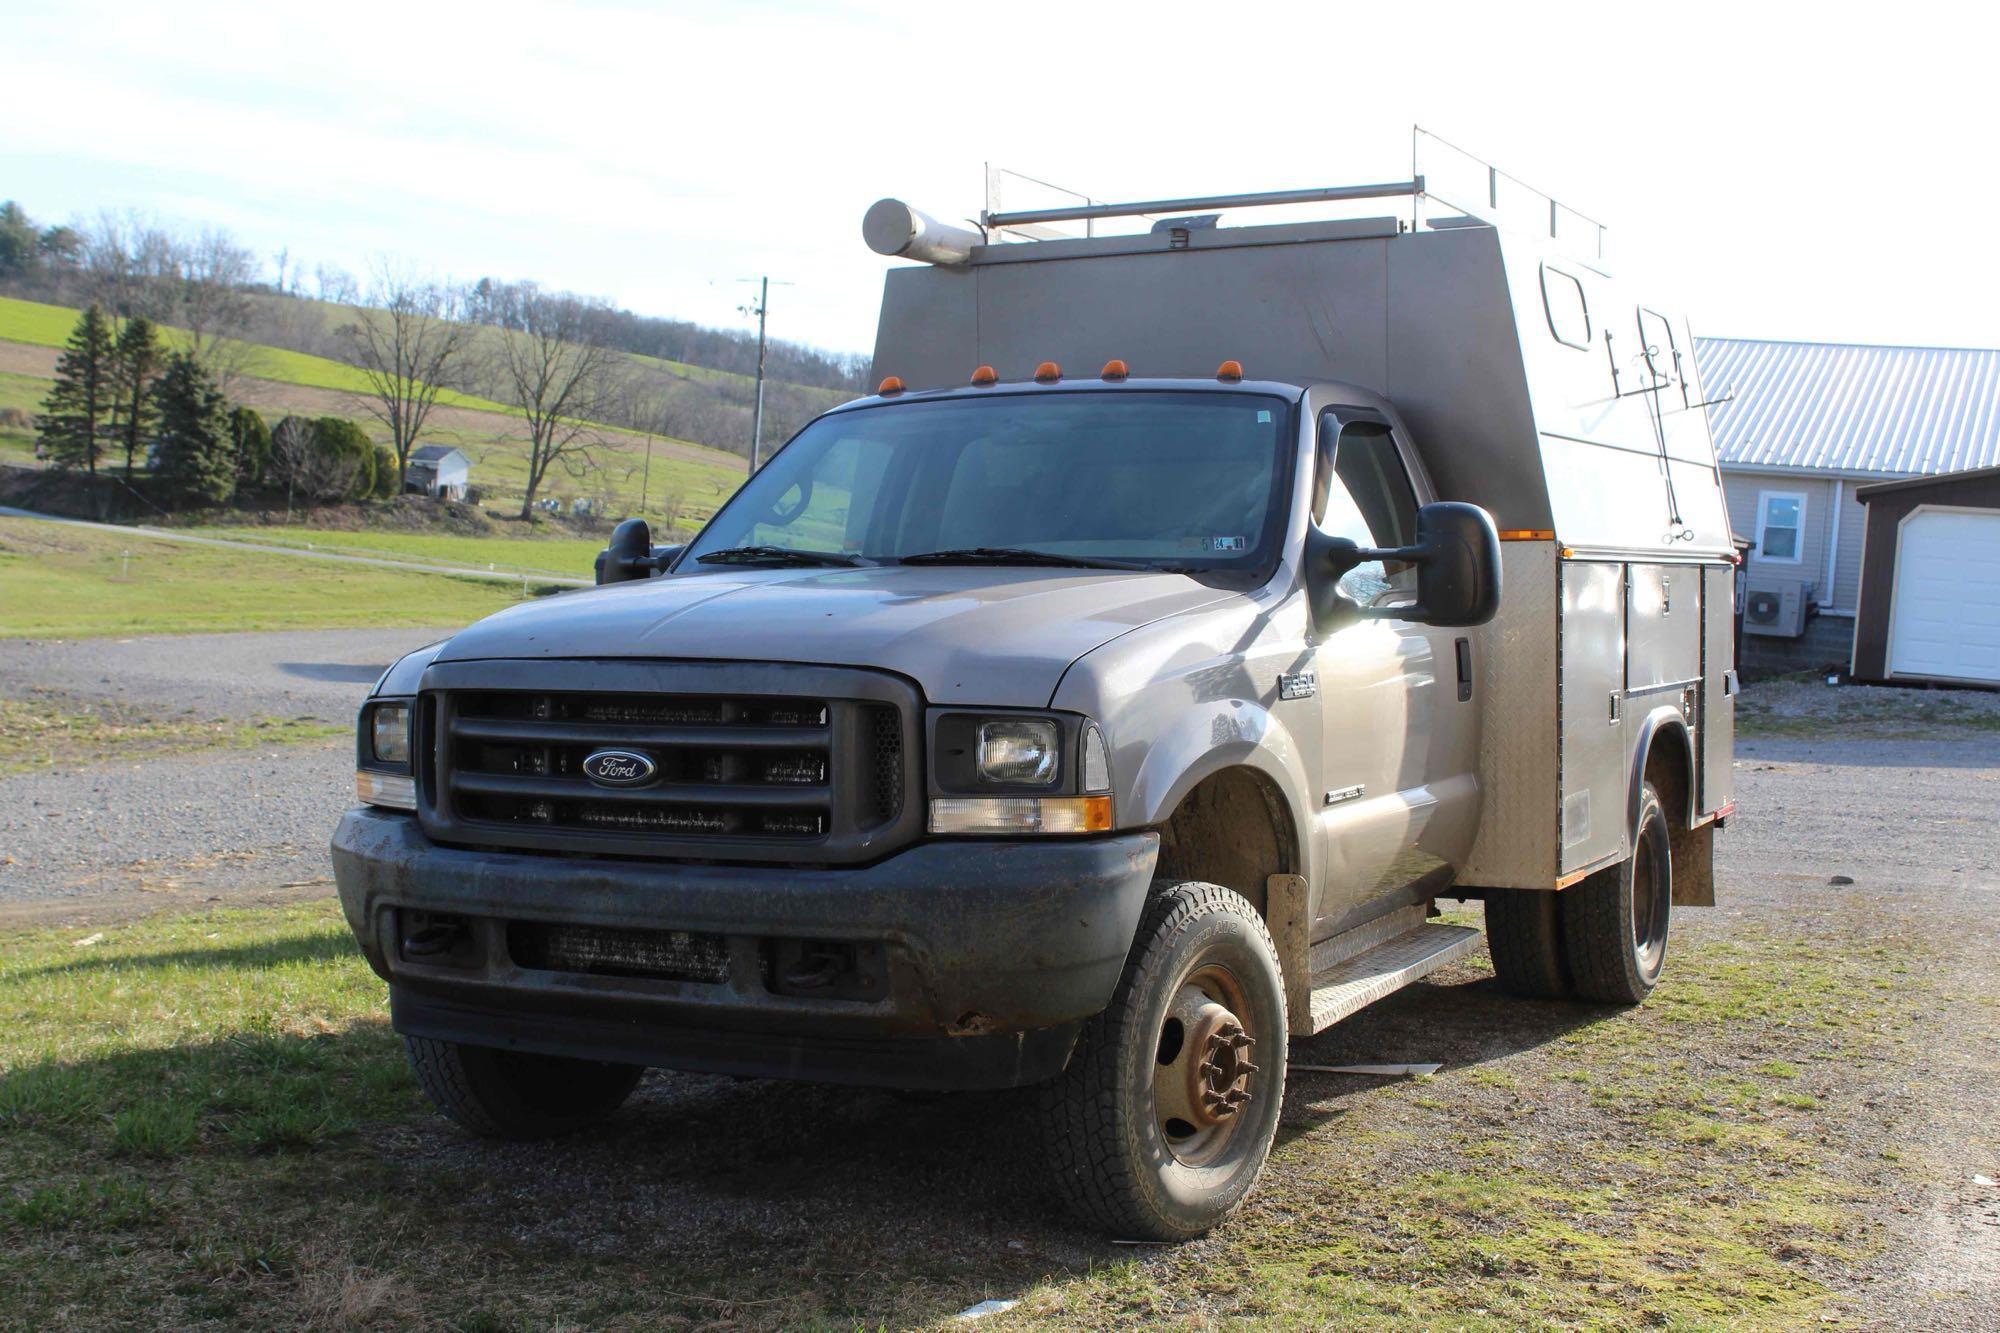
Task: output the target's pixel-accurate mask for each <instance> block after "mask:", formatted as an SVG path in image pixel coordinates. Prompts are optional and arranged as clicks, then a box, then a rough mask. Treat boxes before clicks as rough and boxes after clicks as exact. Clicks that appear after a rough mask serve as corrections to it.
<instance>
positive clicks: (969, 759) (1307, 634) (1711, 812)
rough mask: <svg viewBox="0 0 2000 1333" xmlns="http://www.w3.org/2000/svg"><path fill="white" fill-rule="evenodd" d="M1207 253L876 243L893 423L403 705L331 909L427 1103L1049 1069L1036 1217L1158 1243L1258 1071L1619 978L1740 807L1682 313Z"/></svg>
mask: <svg viewBox="0 0 2000 1333" xmlns="http://www.w3.org/2000/svg"><path fill="white" fill-rule="evenodd" d="M1368 189H1372V190H1373V191H1374V192H1376V193H1379V194H1383V195H1388V194H1393V193H1401V194H1404V195H1407V196H1410V197H1412V198H1415V199H1418V200H1419V201H1421V199H1422V195H1423V187H1422V184H1421V182H1411V183H1409V184H1408V185H1406V186H1396V187H1368ZM1321 193H1324V192H1321ZM1349 193H1350V195H1358V194H1364V193H1367V190H1355V191H1350V192H1349ZM1276 198H1279V197H1274V196H1257V197H1254V198H1248V199H1245V200H1243V201H1241V203H1242V205H1243V206H1244V207H1248V206H1251V205H1255V204H1261V203H1266V202H1272V201H1273V200H1274V199H1276ZM1186 202H1188V203H1189V204H1194V205H1199V206H1204V207H1210V206H1216V201H1215V200H1212V199H1207V200H1199V201H1186ZM1220 206H1221V207H1223V208H1229V207H1231V205H1230V204H1228V203H1224V204H1222V205H1220ZM1108 211H1113V210H1110V209H1109V208H1108V206H1102V205H1099V206H1094V212H1092V213H1091V214H1090V215H1091V216H1092V217H1101V216H1105V215H1107V212H1108ZM1132 211H1135V212H1136V211H1144V212H1148V213H1159V212H1163V211H1171V202H1170V203H1169V204H1167V205H1162V204H1160V203H1148V204H1146V205H1144V206H1143V207H1142V206H1138V205H1135V206H1133V210H1132ZM1049 220H1050V215H1049V214H1047V213H1043V214H1037V215H1035V219H1034V221H1035V224H1036V226H1037V227H1038V228H1039V227H1041V225H1042V224H1044V223H1046V222H1047V221H1049ZM1210 222H1211V220H1209V219H1201V218H1190V219H1187V220H1186V223H1185V225H1180V224H1178V223H1175V222H1174V221H1173V220H1171V219H1169V221H1168V222H1166V223H1163V224H1160V225H1158V226H1155V227H1154V228H1153V230H1151V231H1148V232H1141V233H1138V234H1132V235H1113V236H1091V237H1078V238H1072V239H1061V238H1055V239H1050V238H1048V237H1047V234H1046V232H1045V231H1042V230H1037V231H1035V232H1033V233H1021V232H1018V231H1017V232H1014V233H1009V232H1008V230H1007V229H1008V226H1009V223H1010V219H1009V218H1007V217H1005V216H1003V215H997V214H996V215H993V216H990V217H988V218H986V219H985V223H986V229H985V230H984V231H969V230H966V229H961V228H956V227H951V226H945V225H941V224H939V223H938V222H936V221H935V220H934V219H932V218H930V217H928V216H926V215H924V214H922V213H919V212H917V211H916V210H914V209H911V208H908V207H907V206H905V205H903V204H901V203H898V202H896V201H892V200H885V201H883V202H882V203H881V204H878V205H877V206H876V207H875V208H874V209H873V210H871V211H870V214H869V217H868V219H867V224H866V226H865V228H864V232H865V235H866V236H867V239H868V240H869V242H870V244H871V245H873V246H874V247H875V248H876V249H877V250H878V251H880V252H882V253H884V254H891V255H897V256H901V257H903V258H905V259H910V260H915V261H917V262H915V263H912V264H906V265H901V266H897V267H895V268H892V269H891V271H890V272H889V274H888V280H887V286H886V291H885V295H884V301H883V307H882V316H881V326H880V333H879V336H878V342H877V347H876V371H877V373H878V374H879V375H881V376H883V382H882V387H881V391H880V392H879V393H878V394H877V395H876V396H874V397H870V398H867V399H864V400H862V401H859V402H854V403H850V404H848V405H846V406H843V407H841V408H839V409H837V410H835V411H832V412H829V413H827V414H826V415H824V416H822V417H820V418H819V419H818V420H816V421H814V422H812V423H811V424H809V425H808V426H806V427H805V428H804V429H803V430H802V431H800V432H799V434H798V435H797V436H795V437H794V438H793V439H792V440H791V441H790V442H789V443H788V444H787V445H786V446H785V447H784V448H783V449H782V450H780V451H779V452H778V453H777V454H776V455H775V456H774V457H773V458H772V459H771V460H770V462H769V463H768V464H767V465H766V466H765V467H764V468H762V470H760V471H758V472H757V473H756V474H755V475H753V476H752V477H751V478H750V479H749V481H748V482H747V483H746V484H745V485H744V486H743V488H742V489H741V490H740V491H739V492H738V493H737V495H736V496H735V497H734V498H733V499H731V500H730V501H729V502H728V503H727V504H726V505H725V506H724V507H723V508H722V509H721V511H720V512H719V513H717V514H716V516H715V518H714V519H713V520H712V521H711V522H710V523H709V524H708V525H707V526H706V527H705V528H704V529H703V530H702V531H701V532H700V533H699V535H697V536H696V537H695V538H694V539H693V540H692V542H690V543H688V544H687V545H685V546H656V545H654V544H653V542H652V539H651V534H650V533H649V532H648V531H647V529H646V526H645V524H644V523H642V522H638V521H628V522H627V523H625V524H623V525H621V526H620V528H619V530H618V531H617V533H616V534H615V535H614V537H613V540H612V542H611V544H610V547H609V548H608V549H607V550H606V551H605V552H604V554H603V555H602V556H601V557H600V558H599V565H598V574H599V582H600V584H601V585H602V586H600V587H597V588H595V589H591V590H587V591H583V592H579V593H575V594H569V595H564V596H561V597H557V598H553V599H550V600H548V601H544V602H537V603H531V604H523V605H521V606H517V607H515V608H513V609H511V610H507V611H503V612H501V613H500V614H498V615H494V616H492V617H489V618H488V619H486V620H483V621H481V622H479V623H478V624H476V625H473V626H472V627H470V628H469V629H466V630H465V631H464V632H462V633H460V634H457V635H455V636H454V637H452V638H451V639H449V640H448V641H446V642H443V643H439V644H435V645H433V646H431V647H428V648H425V649H423V650H422V651H420V652H416V653H413V654H411V655H410V656H408V657H406V658H404V659H403V660H402V661H400V662H397V663H396V664H394V665H393V666H392V667H391V668H390V669H389V670H388V671H387V672H386V673H385V674H384V675H383V676H382V678H381V680H380V681H379V682H378V683H377V685H376V686H375V689H374V691H373V692H372V695H371V697H370V698H369V700H368V701H367V703H366V705H365V706H364V707H363V709H362V711H361V716H360V721H359V735H358V756H357V758H358V764H357V768H358V773H357V783H358V790H359V796H360V802H361V803H360V804H359V805H357V806H356V807H355V808H354V809H352V810H351V811H349V813H348V814H347V815H346V817H345V818H344V819H343V820H342V822H341V824H340V827H339V830H338V832H337V833H336V834H335V835H334V840H333V859H334V867H335V872H336V876H337V879H338V883H339V890H340V897H341V902H342V904H343V906H344V908H345V911H346V915H347V919H348V921H349V923H350V924H351V925H352V927H353V930H354V933H355V936H356V937H357V938H358V939H359V941H360V942H361V947H362V948H363V950H364V951H365V953H366V955H367V957H368V960H369V962H370V963H371V964H372V966H373V967H374V968H375V970H376V971H377V972H378V973H380V975H381V976H382V978H383V979H384V980H385V981H386V982H387V983H388V985H389V989H390V997H391V1013H392V1016H393V1021H394V1025H395V1027H396V1029H397V1031H399V1032H400V1033H402V1034H403V1035H404V1037H405V1039H406V1041H407V1043H408V1047H409V1052H410V1057H411V1060H412V1063H413V1065H414V1067H415V1070H416V1073H417V1076H418V1078H419V1079H420V1080H421V1082H422V1084H423V1086H424V1088H425V1089H426V1090H427V1091H428V1092H429V1093H430V1095H431V1096H432V1097H433V1098H434V1099H435V1101H436V1102H437V1104H438V1106H439V1107H440V1108H441V1109H442V1110H443V1111H444V1112H445V1113H446V1114H448V1115H450V1116H451V1117H452V1118H454V1119H455V1120H457V1121H458V1122H459V1123H460V1124H462V1125H464V1126H465V1127H466V1128H468V1129H469V1130H471V1131H473V1132H475V1133H479V1134H489V1135H501V1136H511V1137H531V1136H538V1135H545V1134H553V1133H558V1132H564V1131H569V1130H574V1129H577V1128H579V1127H582V1126H585V1125H588V1124H590V1123H592V1122H593V1121H596V1120H598V1119H600V1118H602V1117H604V1116H607V1115H609V1114H611V1113H612V1112H613V1111H614V1110H615V1109H616V1108H617V1107H618V1105H619V1104H620V1103H621V1101H622V1100H623V1099H624V1098H625V1097H626V1096H627V1095H628V1094H629V1093H630V1092H631V1090H632V1088H633V1086H634V1084H635V1083H636V1081H637V1080H638V1078H639V1075H640V1073H641V1071H642V1070H643V1069H645V1068H647V1067H649V1066H652V1067H666V1068H674V1069H685V1070H705V1071H714V1072H722V1073H728V1074H738V1075H751V1076H767V1077H775V1078H791V1079H819V1080H839V1081H848V1082H855V1083H869V1084H876V1085H884V1086H890V1087H901V1088H931V1089H981V1088H1004V1087H1015V1086H1021V1085H1029V1084H1034V1085H1039V1087H1040V1094H1039V1098H1038V1106H1039V1108H1040V1117H1041V1121H1042V1130H1043V1133H1044V1135H1045V1137H1046V1140H1047V1145H1048V1154H1049V1160H1050V1163H1051V1170H1052V1173H1053V1176H1054V1179H1055V1182H1056V1185H1057V1188H1058V1189H1059V1190H1060V1191H1061V1193H1062V1194H1063V1195H1064V1196H1065V1197H1066V1198H1067V1200H1068V1201H1069V1202H1070V1203H1071V1204H1072V1205H1073V1206H1074V1207H1075V1208H1076V1209H1077V1210H1078V1211H1079V1212H1080V1213H1081V1214H1082V1215H1083V1216H1084V1217H1085V1218H1087V1219H1089V1220H1090V1221H1092V1222H1093V1223H1095V1224H1096V1225H1099V1226H1101V1227H1104V1228H1106V1229H1108V1230H1110V1231H1113V1232H1114V1233H1116V1234H1119V1235H1123V1236H1132V1237H1152V1238H1158V1239H1168V1240H1171V1239H1178V1238H1184V1237H1188V1236H1192V1235H1196V1234H1199V1233H1200V1232H1202V1231H1204V1230H1206V1229H1207V1228H1209V1227H1211V1226H1213V1225H1214V1224H1215V1223H1216V1222H1217V1221H1219V1220H1220V1219H1221V1218H1222V1217H1224V1216H1225V1215H1227V1214H1228V1212H1229V1211H1230V1210H1231V1209H1232V1208H1233V1207H1235V1206H1236V1204H1237V1203H1238V1202H1239V1201H1240V1200H1241V1199H1242V1198H1243V1196H1244V1194H1245V1192H1246V1191H1247V1190H1249V1188H1250V1187H1251V1185H1252V1184H1253V1182H1254V1181H1255V1179H1256V1177H1257V1175H1258V1173H1259V1171H1260V1170H1261V1169H1262V1167H1263V1164H1264V1160H1265V1157H1266V1154H1267V1153H1268V1151H1269V1149H1270V1145H1271V1141H1272V1136H1273V1132H1274V1130H1275V1127H1276V1124H1277V1119H1278V1113H1279V1109H1280V1103H1281V1101H1282V1099H1283V1093H1284V1086H1285V1070H1286V1045H1287V1039H1288V1038H1289V1037H1292V1036H1304V1035H1310V1034H1312V1033H1315V1032H1319V1031H1322V1030H1324V1029H1325V1028H1326V1027H1328V1026H1329V1025H1331V1024H1333V1023H1336V1022H1339V1021H1340V1020H1341V1019H1342V1018H1344V1017H1346V1016H1347V1015H1349V1014H1351V1013H1353V1012H1355V1011H1356V1010H1358V1009H1359V1008H1361V1007H1362V1006H1364V1005H1366V1004H1369V1003H1371V1002H1373V1001H1374V1000H1377V999H1380V998H1382V997H1383V996H1385V995H1388V994H1390V993H1391V992H1393V991H1395V990H1396V989H1398V988H1399V987H1401V986H1404V985H1407V984H1409V983H1410V982H1412V981H1414V980H1416V979H1418V978H1420V977H1422V976H1424V975H1425V974H1426V973H1428V972H1431V971H1433V970H1434V969H1436V968H1438V967H1441V966H1444V965H1445V964H1447V963H1450V962H1452V961H1454V960H1456V959H1459V958H1461V957H1463V956H1464V955H1465V954H1466V953H1467V952H1469V951H1471V950H1473V949H1476V948H1478V947H1480V945H1481V943H1482V940H1483V942H1484V945H1485V947H1486V948H1487V949H1488V950H1489V951H1490V953H1491V955H1492V959H1493V963H1494V966H1495V970H1496V972H1497V974H1498V977H1499V980H1500V982H1501V985H1502V986H1503V987H1504V988H1505V989H1506V990H1508V991H1511V992H1514V993H1517V994H1523V995H1534V996H1544V997H1561V996H1575V997H1579V998H1583V999H1588V1000H1594V1001H1610V1002H1619V1003H1636V1002H1638V1001H1640V1000H1642V999H1643V998H1644V997H1645V996H1646V994H1647V993H1648V992H1649V991H1650V990H1651V989H1652V988H1653V986H1654V985H1655V983H1656V982H1657V980H1658V979H1659V977H1660V975H1661V970H1662V967H1663V964H1664V961H1665V954H1666V947H1667V935H1668V925H1669V920H1670V916H1671V910H1672V908H1673V907H1674V906H1676V905H1679V906H1688V905H1701V904H1706V903H1709V902H1712V901H1713V881H1712V876H1711V872H1710V863H1711V840H1712V837H1713V833H1714V829H1715V827H1716V826H1717V825H1718V824H1719V823H1720V822H1721V821H1722V820H1723V819H1724V818H1726V816H1727V815H1728V814H1729V813H1730V811H1731V810H1732V809H1733V806H1732V804H1731V796H1730V786H1729V780H1730V778H1729V774H1730V747H1731V738H1732V721H1731V719H1732V709H1733V705H1734V700H1733V697H1732V696H1733V694H1734V692H1735V673H1734V670H1733V660H1732V657H1731V651H1732V609H1733V608H1732V601H1733V599H1732V592H1733V587H1734V582H1733V580H1734V572H1735V571H1734V568H1733V563H1732V562H1733V554H1732V548H1731V545H1730V534H1729V531H1728V524H1727V520H1726V517H1725V514H1724V510H1723V505H1722V496H1721V489H1720V485H1719V482H1718V479H1717V475H1716V470H1715V458H1714V451H1713V447H1712V445H1711V443H1710V439H1709V434H1708V428H1707V422H1706V418H1705V415H1704V411H1703V404H1704V398H1703V394H1702V391H1701V388H1700V386H1699V384H1698V383H1697V379H1696V370H1695V365H1694V362H1693V359H1692V357H1691V356H1690V355H1688V348H1689V342H1688V339H1687V334H1686V326H1685V324H1684V323H1682V322H1680V321H1678V320H1675V319H1672V318H1669V317H1667V316H1664V315H1662V314H1660V313H1658V307H1656V306H1654V305H1650V304H1642V303H1640V302H1639V301H1638V300H1636V299H1635V298H1634V297H1633V296H1631V295H1630V294H1629V293H1627V292H1626V291H1625V290H1624V289H1623V288H1622V287H1621V286H1620V285H1619V284H1618V283H1616V282H1614V281H1613V280H1611V279H1610V278H1608V277H1607V276H1605V275H1604V274H1602V273H1601V272H1599V271H1597V269H1596V268H1595V267H1593V266H1590V265H1587V264H1584V263H1578V262H1574V261H1571V260H1567V259H1564V258H1562V257H1561V255H1560V254H1559V253H1558V251H1557V249H1556V247H1554V246H1552V245H1551V244H1549V243H1548V238H1546V237H1541V238H1536V237H1521V236H1517V235H1514V234H1512V233H1511V232H1508V231H1506V230H1503V229H1502V228H1499V227H1496V226H1492V225H1485V224H1481V223H1480V222H1479V221H1478V220H1477V219H1471V218H1464V217H1460V218H1456V219H1454V220H1452V221H1451V223H1450V225H1433V226H1424V225H1418V226H1411V225H1409V224H1408V222H1407V221H1406V220H1404V219H1399V218H1359V219H1347V220H1340V221H1327V222H1315V223H1287V224H1282V225H1265V226H1240V227H1230V226H1223V227H1218V226H1214V225H1210ZM1023 234H1028V235H1032V236H1034V237H1036V238H1037V239H1027V240H1022V239H1019V238H1020V236H1021V235H1023ZM1441 896H1442V897H1450V898H1456V899H1474V900H1481V901H1482V902H1483V905H1484V909H1485V923H1486V929H1485V931H1484V932H1481V931H1480V930H1478V929H1477V928H1475V927H1472V926H1467V925H1459V924H1447V923H1444V922H1441V921H1439V920H1437V919H1436V910H1435V906H1434V904H1435V902H1436V900H1437V899H1438V898H1439V897H1441ZM1483 994H1484V992H1482V991H1475V992H1473V993H1472V996H1469V997H1468V998H1467V999H1466V1000H1465V1003H1468V1004H1472V1003H1481V1002H1484V1001H1482V1000H1480V999H1478V998H1474V997H1476V996H1479V995H1483Z"/></svg>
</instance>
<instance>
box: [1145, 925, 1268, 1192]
mask: <svg viewBox="0 0 2000 1333" xmlns="http://www.w3.org/2000/svg"><path fill="white" fill-rule="evenodd" d="M1249 1008H1250V1006H1249V1000H1248V996H1247V994H1246V992H1245V991H1244V988H1243V983H1242V982H1241V981H1239V980H1238V979H1237V977H1236V975H1235V974H1234V973H1233V972H1231V971H1230V970H1229V969H1228V968H1226V967H1224V966H1222V965H1221V964H1219V963H1209V964H1206V965H1203V966H1200V967H1196V968H1193V969H1191V970H1190V971H1189V972H1188V974H1187V976H1185V977H1183V978H1182V979H1181V981H1180V983H1179V984H1178V985H1176V986H1175V987H1174V990H1173V996H1172V998H1171V999H1170V1000H1169V1001H1168V1003H1167V1011H1166V1013H1165V1014H1164V1015H1163V1016H1162V1018H1161V1021H1160V1031H1159V1033H1158V1034H1157V1037H1156V1040H1155V1044H1154V1056H1153V1120H1154V1124H1155V1126H1156V1127H1157V1128H1158V1129H1159V1131H1160V1138H1161V1140H1162V1141H1163V1142H1164V1143H1165V1144H1166V1147H1167V1151H1168V1152H1169V1153H1170V1154H1171V1155H1172V1156H1173V1158H1174V1160H1175V1161H1177V1162H1179V1163H1180V1164H1181V1165H1183V1166H1191V1167H1204V1166H1214V1165H1216V1164H1217V1163H1218V1162H1219V1161H1221V1160H1222V1159H1223V1158H1224V1157H1225V1156H1226V1155H1227V1154H1228V1152H1229V1149H1230V1147H1231V1145H1232V1144H1234V1143H1235V1142H1237V1141H1238V1140H1239V1139H1240V1138H1241V1137H1242V1127H1243V1123H1244V1121H1245V1120H1247V1119H1249V1118H1250V1115H1249V1108H1250V1105H1251V1103H1252V1101H1253V1100H1254V1097H1255V1096H1256V1095H1257V1093H1256V1090H1255V1089H1254V1084H1253V1076H1254V1075H1255V1074H1256V1073H1257V1072H1258V1067H1257V1065H1256V1064H1254V1063H1252V1058H1253V1055H1252V1053H1253V1052H1254V1050H1255V1048H1256V1045H1257V1042H1258V1041H1259V1039H1260V1036H1261V1034H1260V1033H1259V1032H1258V1031H1257V1025H1256V1023H1255V1020H1254V1017H1253V1016H1252V1015H1250V1013H1249Z"/></svg>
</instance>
